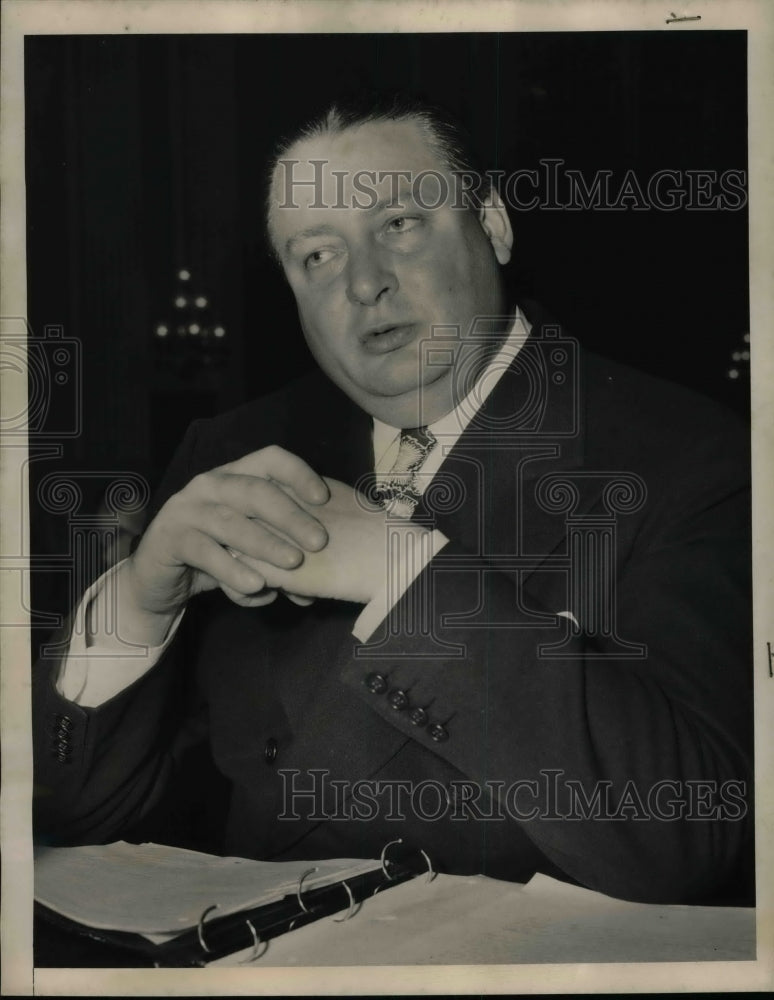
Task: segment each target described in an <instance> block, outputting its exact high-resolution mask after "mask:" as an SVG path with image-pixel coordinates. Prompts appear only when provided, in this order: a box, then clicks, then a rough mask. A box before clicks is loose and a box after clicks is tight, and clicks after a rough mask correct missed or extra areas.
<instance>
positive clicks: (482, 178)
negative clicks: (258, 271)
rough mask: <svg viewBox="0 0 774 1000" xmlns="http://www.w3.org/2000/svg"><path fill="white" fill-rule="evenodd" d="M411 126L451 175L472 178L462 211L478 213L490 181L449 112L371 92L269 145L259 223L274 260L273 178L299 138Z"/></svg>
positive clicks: (338, 102)
mask: <svg viewBox="0 0 774 1000" xmlns="http://www.w3.org/2000/svg"><path fill="white" fill-rule="evenodd" d="M403 121H407V122H415V123H416V124H417V125H418V126H419V127H420V129H421V130H422V132H423V133H424V134H425V136H426V138H427V142H428V145H429V146H430V148H431V149H432V150H433V151H434V152H435V153H436V155H437V156H438V159H439V161H440V162H441V163H442V164H443V165H444V167H445V168H446V169H447V170H449V171H450V172H451V173H452V174H459V175H461V177H462V178H463V181H464V179H465V178H470V177H475V178H477V179H478V183H477V184H475V185H470V184H467V183H464V184H463V189H462V190H463V199H464V203H465V205H466V206H467V207H469V208H471V209H473V210H474V211H478V209H480V208H481V206H482V205H483V203H484V201H485V200H486V198H487V196H488V194H489V193H490V190H491V184H490V180H489V177H488V176H487V174H486V173H484V172H483V171H482V170H480V169H479V166H478V163H477V159H476V156H475V154H474V152H473V147H472V143H471V141H470V136H469V134H468V132H467V130H466V129H465V127H464V126H463V125H462V123H461V122H460V121H459V119H457V117H456V116H454V115H453V114H451V112H449V111H447V110H445V109H442V108H440V107H439V106H437V105H435V104H431V103H429V102H427V101H424V100H422V99H421V98H417V97H414V96H411V95H407V94H403V93H390V94H386V95H385V94H381V93H375V92H373V91H371V92H366V93H363V94H357V95H355V96H347V97H344V98H342V99H340V100H336V101H333V102H332V103H330V104H328V105H327V106H326V107H325V108H324V109H323V110H322V111H321V112H319V113H317V114H315V115H313V116H312V117H311V118H309V119H307V120H306V121H305V122H303V123H302V124H301V125H300V126H299V127H298V128H296V129H294V130H293V131H292V132H288V133H286V134H285V135H284V136H283V137H282V138H281V139H280V140H279V141H278V142H277V143H276V144H275V146H274V149H273V151H272V154H271V159H270V161H269V167H268V171H267V177H266V185H265V192H266V194H265V201H264V205H265V210H264V220H265V229H266V241H267V246H268V248H269V250H270V252H271V253H272V255H273V256H275V257H276V251H275V249H274V247H273V243H272V239H271V232H270V230H269V212H270V205H271V189H272V178H273V175H274V170H275V168H276V166H277V164H278V163H279V162H280V161H281V160H283V159H284V158H285V157H287V155H288V152H289V151H290V149H291V148H292V147H293V146H294V145H295V144H296V143H297V142H300V141H302V140H304V139H313V138H316V137H318V136H322V135H339V134H340V133H342V132H345V131H346V130H347V129H351V128H358V127H359V126H361V125H367V124H371V123H373V122H403Z"/></svg>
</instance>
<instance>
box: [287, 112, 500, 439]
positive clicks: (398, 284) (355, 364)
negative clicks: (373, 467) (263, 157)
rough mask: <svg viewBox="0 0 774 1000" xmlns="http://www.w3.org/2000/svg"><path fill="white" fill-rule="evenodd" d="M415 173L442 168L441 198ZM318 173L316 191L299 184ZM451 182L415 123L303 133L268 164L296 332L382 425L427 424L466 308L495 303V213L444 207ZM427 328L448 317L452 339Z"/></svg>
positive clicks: (496, 311)
mask: <svg viewBox="0 0 774 1000" xmlns="http://www.w3.org/2000/svg"><path fill="white" fill-rule="evenodd" d="M291 160H295V161H298V162H296V163H294V164H293V165H292V168H291V167H290V165H289V164H288V162H287V161H291ZM315 160H317V161H324V164H318V165H317V166H315V165H314V164H313V163H312V161H315ZM291 169H292V174H291V173H290V170H291ZM363 171H372V172H376V174H377V176H375V175H374V174H364V173H363ZM423 171H436V172H441V173H443V174H444V175H445V177H446V178H447V179H448V185H449V186H448V192H449V193H448V196H447V197H446V198H445V199H444V200H443V202H442V203H441V204H440V205H439V207H432V206H433V205H434V204H435V203H436V202H437V201H439V195H440V194H441V193H442V189H441V187H440V186H439V182H438V179H437V175H436V176H434V175H432V174H426V175H425V177H424V180H423V181H422V182H421V186H420V185H418V184H417V183H415V181H414V179H415V178H417V177H418V176H419V175H420V174H421V173H422V172H423ZM379 172H381V180H380V179H379V176H378V174H379ZM390 172H401V173H402V174H404V175H405V174H407V175H408V177H406V176H403V177H398V176H397V175H396V174H395V173H390ZM315 178H318V179H319V180H320V181H321V184H318V186H317V188H315V187H313V186H312V185H310V184H308V183H307V184H304V183H301V182H304V181H307V182H308V181H310V180H313V179H315ZM453 183H454V182H453V179H452V177H451V175H450V174H449V173H448V171H447V170H446V169H445V166H444V164H442V163H441V162H440V161H439V157H438V155H437V153H436V152H435V151H434V150H433V148H432V146H431V145H430V144H429V142H428V139H427V137H426V135H425V134H424V132H423V131H422V129H421V127H420V126H419V125H418V124H417V123H416V122H414V121H398V122H371V123H368V124H366V125H361V126H358V127H355V128H351V129H347V130H345V131H343V132H340V133H338V134H324V135H322V136H317V137H314V138H312V139H305V140H301V141H299V142H298V143H296V144H295V145H294V146H293V147H292V148H291V149H290V151H289V152H288V154H287V157H286V158H285V163H284V164H283V163H282V162H281V163H280V164H279V165H278V166H277V169H276V170H275V174H274V182H273V189H272V199H271V208H270V216H269V222H270V230H271V234H272V239H273V241H274V245H275V247H276V249H277V251H278V253H279V255H280V259H281V261H282V264H283V267H284V269H285V274H286V276H287V279H288V282H289V283H290V286H291V288H292V290H293V293H294V295H295V297H296V302H297V305H298V313H299V317H300V320H301V325H302V328H303V331H304V335H305V337H306V340H307V343H308V344H309V347H310V349H311V351H312V353H313V354H314V356H315V358H316V359H317V362H318V363H319V365H320V367H321V368H322V369H323V370H324V371H325V372H326V373H327V375H328V376H329V377H330V378H331V379H332V380H333V381H334V382H335V383H336V384H337V385H338V386H339V387H340V388H341V389H343V391H344V392H345V393H347V395H348V396H349V397H350V398H351V399H353V400H354V401H355V402H356V403H357V404H358V405H359V406H361V407H362V408H363V409H364V410H366V411H367V412H368V413H370V414H372V415H373V416H375V417H378V418H379V419H381V420H383V421H385V422H386V423H389V424H392V425H393V426H398V427H406V426H416V425H420V424H426V423H431V422H433V421H434V420H437V419H438V418H439V417H440V416H442V415H443V414H444V413H447V412H449V410H451V409H452V408H453V407H454V405H455V403H456V402H457V396H458V395H459V394H460V393H459V389H458V387H457V385H456V383H457V382H459V381H460V380H459V379H455V378H454V372H455V368H456V367H458V366H459V365H460V360H461V358H462V356H463V353H464V352H463V351H461V350H460V342H461V340H464V338H465V337H466V336H467V335H468V333H469V332H470V330H471V327H472V324H473V321H474V320H475V319H476V318H477V317H482V316H483V317H491V316H502V314H503V312H504V308H505V303H504V301H503V291H502V284H501V279H500V272H499V265H500V264H501V263H505V262H506V261H507V260H508V258H509V256H510V239H511V235H510V227H509V224H508V220H507V216H506V215H505V210H504V209H502V208H500V207H490V208H488V209H485V210H484V211H483V212H482V213H481V215H480V216H477V215H476V214H474V212H473V211H471V210H469V209H463V208H460V207H453V203H454V201H455V196H454V187H453ZM412 189H413V192H414V194H415V195H416V197H415V198H412ZM396 195H397V197H396ZM457 200H458V201H459V199H457ZM498 262H499V263H498ZM438 325H442V326H444V327H452V328H458V329H459V331H460V333H459V339H456V340H455V339H452V340H449V339H448V337H449V331H448V330H447V331H445V334H444V336H445V338H446V339H444V340H443V341H437V344H438V347H437V349H436V350H434V351H433V350H428V347H429V346H431V345H429V344H428V340H429V338H430V337H431V335H432V328H433V326H438ZM470 343H472V342H470ZM469 360H470V359H469V357H466V359H465V368H466V370H467V368H468V367H469ZM469 387H470V386H469V385H468V386H467V387H466V388H469Z"/></svg>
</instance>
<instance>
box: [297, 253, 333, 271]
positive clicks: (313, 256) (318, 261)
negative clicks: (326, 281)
mask: <svg viewBox="0 0 774 1000" xmlns="http://www.w3.org/2000/svg"><path fill="white" fill-rule="evenodd" d="M333 255H334V253H333V250H313V251H312V252H311V253H310V254H307V255H306V257H304V267H305V268H307V269H308V270H311V269H313V268H315V267H320V266H322V265H323V264H327V263H328V261H329V260H330V259H331V258H332V257H333Z"/></svg>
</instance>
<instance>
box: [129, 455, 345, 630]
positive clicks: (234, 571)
mask: <svg viewBox="0 0 774 1000" xmlns="http://www.w3.org/2000/svg"><path fill="white" fill-rule="evenodd" d="M328 498H329V493H328V487H327V486H326V484H325V482H324V481H323V480H322V478H321V477H320V476H318V475H317V473H315V472H314V471H313V470H312V469H311V468H310V467H309V466H308V465H307V464H306V462H304V461H303V460H302V459H300V458H298V457H297V456H296V455H292V454H291V453H290V452H288V451H285V450H284V449H282V448H279V447H275V446H273V447H269V448H264V449H262V450H260V451H256V452H253V453H252V454H250V455H246V456H245V457H244V458H241V459H239V460H238V461H236V462H231V463H229V464H228V465H222V466H220V467H219V468H217V469H213V470H212V471H210V472H206V473H203V474H201V475H199V476H196V477H195V478H194V479H192V480H191V482H190V483H189V484H188V485H187V486H186V487H185V488H184V489H183V490H181V491H180V492H179V493H176V494H175V495H174V496H172V497H171V498H170V499H169V500H168V501H167V502H166V504H165V505H164V506H163V507H162V508H161V510H160V511H159V513H158V514H157V515H156V517H155V518H154V519H153V521H152V522H151V524H150V526H149V527H148V529H147V531H146V532H145V534H144V536H143V539H142V541H141V542H140V544H139V546H138V547H137V550H136V552H135V553H134V555H133V556H132V557H131V558H130V559H129V560H127V562H126V563H124V565H123V566H122V567H121V579H120V588H121V590H120V594H121V597H120V607H121V611H122V617H123V629H124V634H125V635H126V637H127V638H129V639H131V640H133V641H137V642H144V643H147V644H149V645H157V644H158V643H159V642H160V641H161V640H162V639H163V637H164V635H165V634H166V631H167V629H168V627H169V625H170V624H171V622H172V621H173V620H174V618H175V617H176V615H177V614H178V613H179V612H180V611H181V610H182V608H183V607H184V606H185V604H186V603H187V602H188V600H189V599H190V598H191V597H192V596H193V595H194V594H197V593H199V592H200V591H204V590H212V589H214V588H216V587H220V588H221V589H222V590H223V591H224V592H225V593H226V594H228V596H229V597H230V598H231V599H232V600H234V601H236V602H237V603H238V604H241V605H244V606H247V607H251V606H256V605H260V604H266V603H268V601H270V600H272V599H273V597H274V596H276V593H275V592H273V591H271V590H267V589H266V583H267V579H266V577H265V576H264V575H262V574H261V573H260V572H258V571H257V569H256V565H258V564H260V565H261V566H265V567H266V568H267V570H268V571H270V572H273V571H275V570H285V571H287V570H290V569H292V568H293V567H296V566H298V565H300V564H301V563H303V561H304V557H305V554H309V553H314V552H316V551H317V550H319V549H321V548H323V547H324V546H325V545H326V543H327V541H328V535H327V531H326V529H325V528H324V527H323V525H322V524H321V523H320V520H319V519H318V518H317V516H316V513H317V511H318V510H319V509H320V508H319V505H320V504H324V503H325V502H326V501H327V500H328ZM228 550H231V552H234V553H239V554H241V555H243V556H245V557H246V558H247V559H251V560H255V561H256V562H255V563H254V564H252V565H248V564H247V563H246V561H243V560H242V559H238V558H234V557H233V556H232V555H231V554H230V553H229V551H228ZM127 632H130V633H131V635H129V634H127Z"/></svg>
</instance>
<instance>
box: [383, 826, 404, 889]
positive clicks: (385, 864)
mask: <svg viewBox="0 0 774 1000" xmlns="http://www.w3.org/2000/svg"><path fill="white" fill-rule="evenodd" d="M402 843H403V837H398V839H397V840H390V841H388V842H387V843H386V844H385V845H384V847H383V848H382V854H381V857H380V858H379V860H380V861H381V864H382V871H383V872H384V877H385V878H387V879H389V880H390V882H392V879H393V876H392V875H390V873H389V872H388V871H387V858H386V855H387V851H388V850H389V849H390V848H391V847H392V845H393V844H402Z"/></svg>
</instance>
